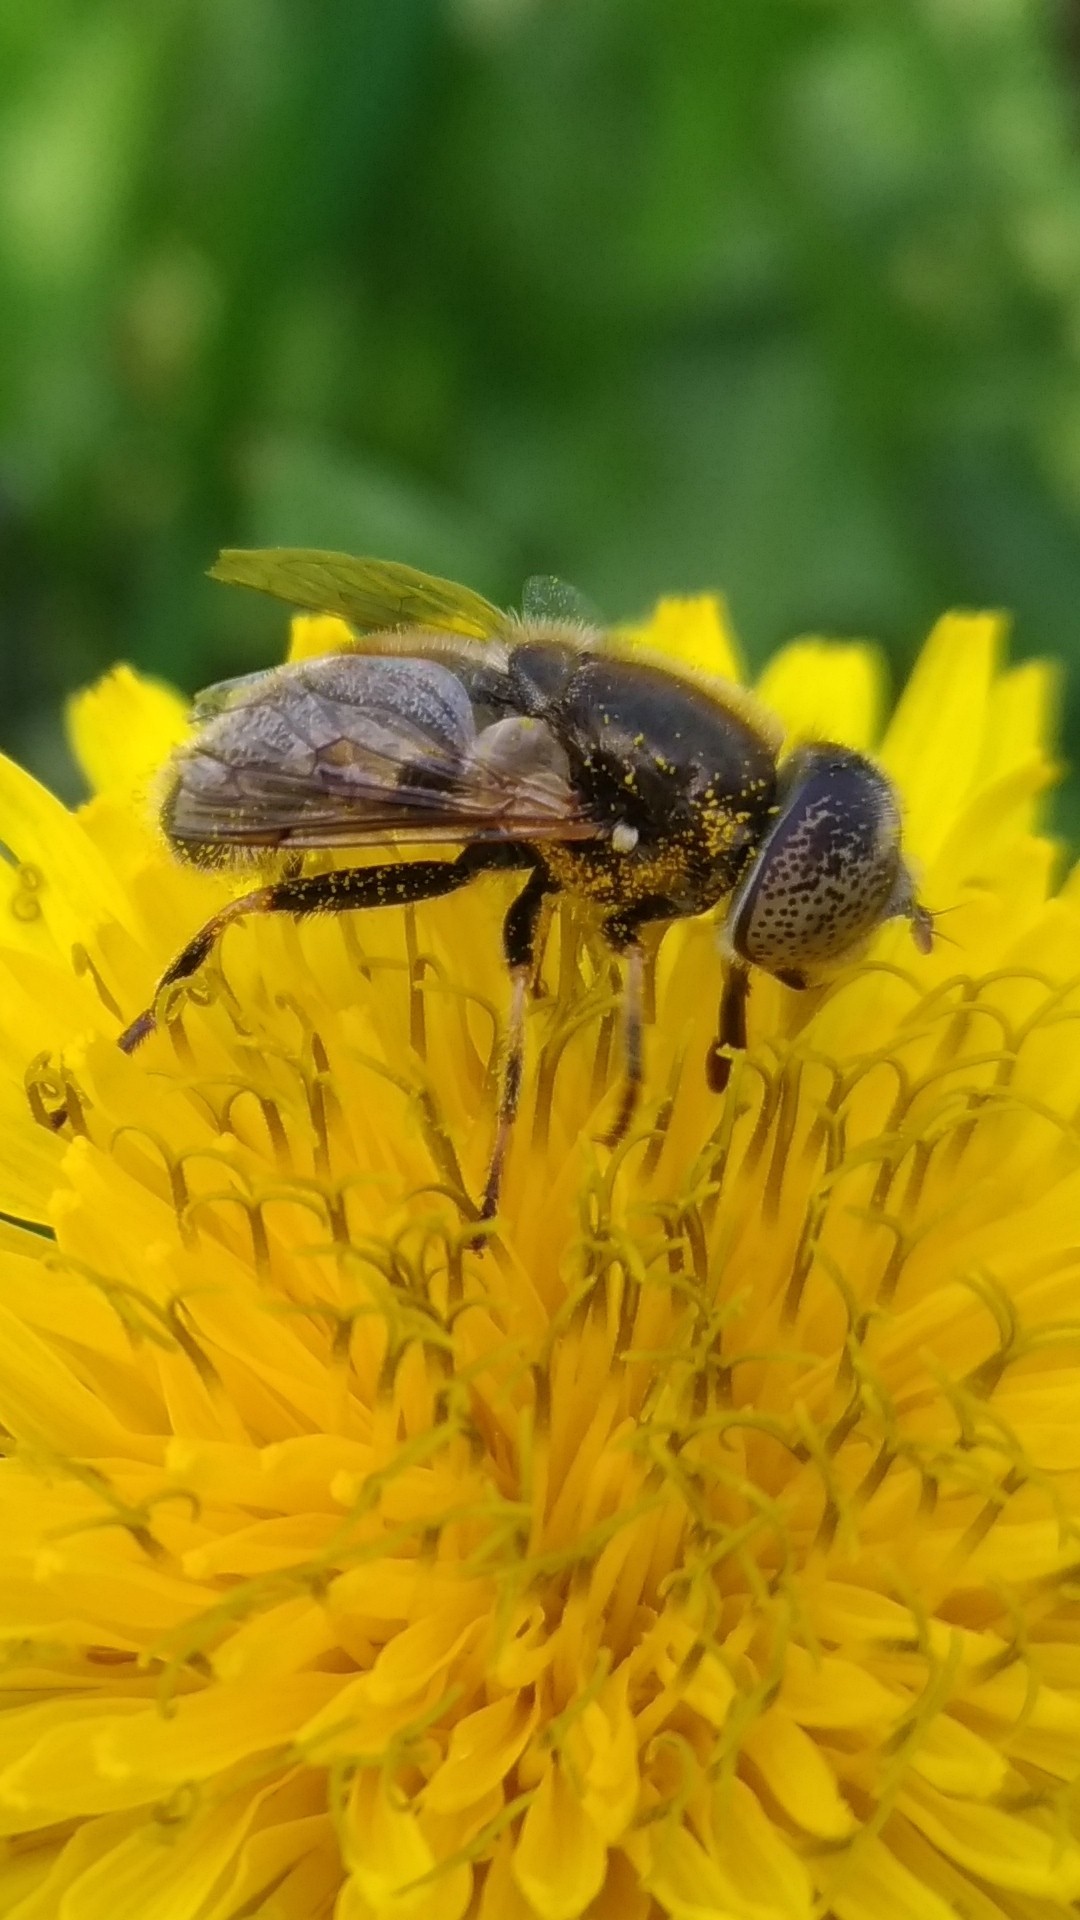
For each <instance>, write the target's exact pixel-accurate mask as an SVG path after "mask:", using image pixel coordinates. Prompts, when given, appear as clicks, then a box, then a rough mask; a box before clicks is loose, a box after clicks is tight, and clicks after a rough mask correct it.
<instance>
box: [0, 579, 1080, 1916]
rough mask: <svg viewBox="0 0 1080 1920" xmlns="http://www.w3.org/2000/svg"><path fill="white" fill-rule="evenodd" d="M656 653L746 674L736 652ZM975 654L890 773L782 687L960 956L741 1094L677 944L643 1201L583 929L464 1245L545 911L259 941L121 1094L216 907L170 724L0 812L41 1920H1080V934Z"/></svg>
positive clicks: (13, 1449) (540, 1002)
mask: <svg viewBox="0 0 1080 1920" xmlns="http://www.w3.org/2000/svg"><path fill="white" fill-rule="evenodd" d="M316 624H317V623H316ZM642 638H643V640H644V641H645V642H646V643H647V644H648V645H650V646H651V647H653V648H658V649H660V650H666V651H668V652H669V653H671V654H673V655H675V656H677V657H678V658H679V659H680V660H681V661H682V662H683V663H684V664H686V663H689V664H697V665H703V666H705V667H706V668H710V669H712V670H714V671H719V672H725V673H729V674H731V673H734V672H735V671H736V668H735V663H734V659H733V657H732V655H731V653H730V648H729V643H728V641H727V638H726V633H725V629H724V627H723V625H722V622H721V619H720V616H719V613H718V610H717V609H716V607H715V606H714V605H713V604H712V603H710V602H685V603H677V602H676V603H667V604H666V605H665V606H664V607H662V608H661V609H660V610H659V611H658V613H657V615H656V618H655V621H654V623H653V624H652V626H651V627H650V628H648V629H646V630H645V631H644V632H643V634H642ZM999 639H1000V635H999V630H998V625H997V623H996V622H995V621H994V620H992V619H990V618H980V617H960V616H954V617H952V618H949V619H946V620H944V621H943V622H942V623H941V624H940V626H939V627H938V628H937V629H936V631H935V632H934V634H933V636H932V637H931V639H930V642H929V644H928V646H927V648H926V650H925V652H924V653H923V656H922V658H921V661H920V662H919V665H918V666H917V668H916V671H915V674H914V676H913V678H912V680H911V682H910V684H909V686H908V688H907V690H906V692H905V693H904V695H903V697H902V699H901V701H900V704H899V707H898V709H897V711H896V713H895V714H894V716H893V718H892V720H891V722H890V723H889V725H888V727H887V729H886V731H885V733H884V736H883V738H881V739H880V741H879V737H878V726H879V722H878V708H879V686H878V673H877V667H876V664H875V660H874V657H873V656H872V654H871V653H870V652H869V651H867V650H866V649H864V648H862V647H845V646H834V645H830V644H828V643H826V642H823V641H821V642H819V641H809V642H802V643H800V644H799V645H797V646H794V647H791V648H789V649H788V650H787V651H786V652H784V653H782V654H781V655H780V656H779V657H778V658H777V659H775V660H774V661H773V662H772V664H771V665H770V667H769V668H768V669H767V670H766V672H765V674H764V676H763V679H762V681H761V683H760V685H759V687H758V689H757V692H758V694H759V696H760V697H761V699H762V700H763V701H764V702H765V704H766V705H767V706H769V707H771V708H772V709H773V710H774V711H775V712H776V713H777V714H778V716H779V717H780V719H781V720H782V722H783V723H784V724H785V726H786V727H787V729H788V731H789V735H790V736H793V737H795V738H798V737H799V736H800V735H802V736H810V737H813V736H814V735H821V734H826V735H828V736H830V737H833V738H837V739H840V740H842V741H845V742H847V743H849V744H850V745H852V746H855V747H860V748H869V749H870V750H871V751H876V752H878V753H879V755H880V758H881V760H882V762H883V764H884V765H885V767H886V768H887V769H888V771H889V772H890V774H891V775H892V777H893V778H894V779H895V781H896V783H897V785H898V788H899V790H900V793H901V795H902V797H903V802H904V807H905V815H906V846H907V850H908V853H909V856H910V858H911V860H912V862H913V864H914V865H915V867H916V870H917V871H918V873H919V876H920V890H921V894H922V897H923V898H924V899H925V900H926V902H927V903H928V905H929V906H930V907H931V908H932V909H934V910H936V911H938V912H940V913H941V914H943V915H945V914H946V913H947V917H946V918H943V919H942V920H941V923H940V927H939V932H940V934H941V936H942V937H941V938H940V939H939V940H938V941H937V943H936V946H935V950H934V952H933V953H932V954H931V955H929V956H927V957H925V958H923V957H920V956H919V955H918V954H916V953H915V952H914V950H913V948H912V945H911V941H910V938H909V933H908V930H907V928H906V927H905V926H903V924H902V923H893V924H890V925H889V926H887V927H886V928H884V929H883V930H882V931H881V933H880V934H879V936H878V937H877V939H876V941H875V943H874V944H873V947H872V950H871V951H870V952H869V954H868V955H867V956H866V957H865V958H864V959H863V960H861V961H860V962H859V964H857V965H852V966H851V967H849V968H848V969H847V970H846V971H844V972H842V973H840V974H839V975H838V976H837V977H836V978H834V979H833V980H832V981H830V983H829V984H828V985H827V986H825V987H819V988H816V989H812V990H811V991H810V992H808V993H806V994H794V993H791V992H789V991H788V990H787V989H785V988H783V987H781V986H780V985H778V984H777V983H776V982H775V981H772V980H770V979H765V978H758V979H756V980H755V983H754V988H753V993H752V998H751V1006H750V1036H749V1037H750V1046H749V1051H748V1053H747V1055H746V1057H745V1058H744V1059H742V1060H740V1061H739V1062H737V1063H736V1068H735V1071H734V1072H733V1074H732V1078H731V1081H730V1084H729V1086H728V1089H727V1092H726V1094H725V1095H724V1096H723V1097H721V1098H718V1097H717V1096H715V1095H712V1094H710V1093H709V1092H708V1091H707V1089H706V1086H705V1083H704V1078H703V1073H702V1061H703V1058H704V1056H705V1053H706V1049H707V1046H708V1043H709V1040H710V1038H711V1036H712V1033H713V1029H714V1022H715V1014H716V1005H717V999H718V994H719V988H720V960H719V956H718V952H717V943H716V931H715V926H714V924H713V923H712V922H711V921H710V920H709V919H707V918H705V919H702V920H699V921H693V922H685V923H682V924H679V925H677V926H674V927H672V928H671V929H670V930H669V931H668V932H667V934H666V935H665V937H664V938H663V940H662V942H660V943H658V945H657V950H656V952H655V954H654V956H653V959H652V974H651V980H650V993H649V1008H648V1011H649V1025H648V1032H647V1047H648V1062H649V1074H648V1083H647V1095H646V1099H645V1102H644V1104H643V1107H642V1109H641V1112H640V1114H639V1118H638V1121H637V1122H636V1123H635V1126H634V1129H633V1131H632V1133H631V1135H630V1136H629V1137H628V1138H627V1139H626V1140H625V1141H624V1142H623V1143H622V1145H621V1146H620V1147H619V1148H618V1149H617V1150H616V1151H615V1152H614V1153H609V1152H608V1151H607V1150H606V1149H605V1148H604V1147H602V1146H601V1145H600V1144H598V1140H599V1136H601V1135H602V1133H603V1131H604V1122H605V1117H606V1116H607V1115H609V1114H610V1110H611V1104H612V1098H613V1088H614V1085H615V1080H616V1078H617V1074H618V1059H617V1053H618V1049H617V1044H616V1042H617V1032H618V1025H617V1023H618V998H617V981H616V979H615V977H614V973H613V968H612V964H611V962H610V959H609V958H608V957H607V956H606V955H605V953H604V951H603V949H602V948H601V947H599V946H598V945H597V944H596V942H595V940H594V938H593V936H592V934H591V932H590V930H589V928H588V926H587V925H586V924H585V923H584V921H583V920H582V919H581V918H580V917H579V916H578V915H577V914H576V913H575V912H573V911H571V910H569V909H568V908H566V907H565V906H563V907H560V908H559V909H558V910H557V911H556V912H555V914H554V915H553V916H552V920H551V924H550V926H549V927H548V929H547V934H546V940H545V946H544V959H543V967H542V978H541V981H540V985H539V991H538V992H537V994H536V995H535V997H534V999H533V1000H532V1002H531V1005H530V1010H529V1015H528V1032H527V1071H526V1082H525V1087H524V1093H523V1100H522V1110H521V1114H520V1118H519V1123H518V1127H517V1131H516V1135H515V1139H514V1142H513V1145H512V1149H511V1153H510V1158H509V1162H508V1167H507V1174H506V1181H505V1187H504V1194H503V1205H502V1210H501V1215H500V1220H499V1223H498V1231H497V1232H496V1233H495V1234H494V1235H493V1236H492V1237H491V1238H490V1239H489V1240H488V1242H487V1244H486V1245H484V1246H479V1247H478V1246H476V1245H474V1244H473V1243H472V1238H471V1236H472V1235H473V1233H474V1231H475V1228H474V1225H473V1223H472V1222H471V1220H470V1219H469V1218H468V1216H467V1213H466V1211H465V1210H464V1208H463V1206H462V1195H463V1194H468V1193H472V1194H475V1193H476V1191H477V1190H478V1187H479V1186H480V1184H481V1182H482V1179H483V1170H484V1164H485V1158H486V1155H487V1151H488V1147H489V1143H490V1138H491V1124H492V1092H493V1085H494V1080H495V1063H496V1062H497V1057H498V1047H499V1040H500V1035H501V1032H502V1031H503V1028H504V1024H505V1020H506V1016H507V1005H508V987H507V979H506V973H505V969H504V967H503V964H502V961H501V958H500V943H499V924H500V918H501V914H502V912H503V911H504V910H505V905H506V901H507V898H508V895H509V889H510V887H511V886H512V885H513V884H514V883H513V882H512V881H510V880H507V881H505V882H504V881H503V880H502V879H500V878H499V877H497V876H496V877H491V878H487V879H481V880H478V881H476V882H475V883H474V884H473V885H472V886H471V887H469V888H468V889H467V890H465V891H463V892H461V893H459V894H456V895H454V896H453V897H451V898H448V899H444V900H441V901H437V902H434V903H431V904H429V905H425V906H423V907H420V908H416V909H409V910H407V911H400V910H392V909H387V910H384V911H380V912H375V913H370V914H366V915H363V916H360V917H354V918H351V919H350V918H347V917H344V916H342V917H338V918H326V919H317V920H312V921H310V922H305V923H303V924H297V923H294V922H290V921H287V920H281V919H273V920H270V919H263V920H260V921H257V922H255V921H246V922H244V923H242V924H238V925H237V926H235V927H233V928H231V929H230V931H229V932H228V934H227V936H226V938H225V940H224V942H223V943H222V946H221V949H220V950H219V952H218V953H217V954H216V955H215V956H213V957H212V958H211V960H210V961H209V963H208V964H207V965H206V967H205V968H203V969H202V970H201V972H200V973H199V974H198V975H197V976H196V977H195V978H194V979H193V980H192V981H191V982H190V983H189V984H188V985H187V986H186V987H184V988H182V989H178V990H177V991H176V992H175V993H174V994H173V995H171V996H170V998H169V1001H168V1005H167V1007H166V1009H165V1017H164V1020H163V1024H162V1027H161V1030H160V1031H159V1032H158V1033H156V1034H155V1035H153V1036H152V1038H151V1039H150V1040H149V1041H148V1042H147V1044H146V1046H145V1048H144V1049H143V1050H142V1051H141V1052H140V1053H139V1054H138V1055H137V1056H136V1057H134V1058H127V1057H125V1056H124V1055H123V1054H122V1053H121V1052H120V1051H119V1050H118V1049H117V1047H116V1044H115V1040H116V1035H117V1033H118V1032H119V1031H120V1029H121V1027H122V1026H123V1024H124V1023H125V1022H126V1021H127V1020H129V1019H130V1018H131V1016H132V1014H133V1013H135V1012H137V1011H138V1009H139V1008H140V1007H142V1006H144V1005H146V1003H147V1001H148V999H149V998H150V996H151V993H152V990H153V982H154V980H155V978H156V977H157V976H158V975H159V974H160V972H161V970H162V967H163V965H164V964H165V963H166V962H167V961H168V960H169V959H170V958H171V957H172V955H173V954H174V953H175V952H176V951H177V949H178V948H179V947H180V946H181V945H182V944H183V942H184V941H185V940H186V939H187V938H188V937H189V936H190V935H191V934H192V933H193V932H194V930H195V929H196V928H197V927H198V926H199V925H200V924H201V923H202V922H203V921H204V920H205V919H206V918H207V916H208V914H210V913H212V912H213V911H215V910H216V909H217V908H218V907H219V906H220V905H221V904H222V903H223V902H224V901H225V900H226V899H228V898H229V897H230V893H234V892H236V891H238V890H239V888H238V885H237V881H236V878H235V876H233V877H232V878H231V879H230V878H229V877H228V876H225V875H208V874H206V873H201V872H198V871H196V870H194V869H184V868H182V867H180V866H178V865H177V864H176V863H175V862H174V861H173V860H172V858H171V857H170V855H169V852H168V849H167V848H166V846H165V845H164V843H163V842H162V840H161V839H160V837H159V835H158V834H157V831H156V829H155V827H154V824H153V820H152V817H151V816H150V812H149V809H148V807H147V804H146V801H145V794H146V792H147V791H148V790H149V789H150V787H151V786H152V779H153V773H154V769H155V768H156V767H157V766H158V765H159V764H160V762H161V761H162V760H163V759H164V758H165V757H166V756H167V753H168V751H169V749H170V747H171V746H172V745H173V744H174V743H175V742H176V741H177V740H178V739H180V738H181V737H182V735H183V731H184V726H185V719H184V714H183V710H182V707H181V705H180V703H179V701H178V700H176V699H175V698H174V696H173V695H171V694H170V693H169V692H168V691H167V690H165V689H162V688H161V687H158V686H155V685H151V684H148V683H146V682H143V681H140V680H138V679H136V677H135V676H134V675H132V674H131V673H129V672H128V671H127V670H125V669H120V670H118V671H117V672H116V673H115V674H113V675H112V676H111V677H110V678H109V679H107V680H106V681H105V682H104V683H103V684H102V685H101V686H99V687H98V688H96V689H95V690H93V691H92V692H91V693H90V694H88V695H85V696H84V697H83V698H82V699H81V700H80V701H79V702H77V703H76V705H75V709H74V713H73V732H74V738H75V742H76V746H77V749H78V751H79V754H80V756H81V758H82V761H83V764H84V766H85V767H86V769H87V772H88V774H89V776H90V778H91V781H92V783H93V786H94V789H95V794H94V798H93V799H91V801H90V802H89V803H88V804H87V805H86V806H85V807H84V808H82V809H81V810H80V811H79V812H77V813H74V814H73V813H69V812H68V811H66V810H65V809H64V808H63V807H62V806H61V805H60V804H59V803H58V802H57V801H55V800H54V799H52V798H51V797H50V796H49V795H48V794H47V793H46V792H44V791H43V790H42V789H41V788H39V787H38V786H36V785H35V784H34V782H33V781H31V780H30V779H29V778H28V777H27V776H26V775H25V774H23V773H21V772H20V771H19V770H18V769H17V768H15V767H13V766H10V765H4V766H0V842H2V843H3V846H4V847H5V848H6V849H7V850H8V854H9V856H10V863H9V864H7V865H5V866H3V867H2V868H0V876H2V878H3V894H2V898H0V913H2V934H0V970H2V990H0V1074H2V1078H0V1209H2V1210H3V1212H4V1213H5V1214H6V1215H7V1216H9V1219H10V1220H11V1221H12V1222H13V1223H14V1222H20V1223H25V1224H6V1225H5V1224H0V1419H2V1421H3V1426H4V1429H5V1430H6V1434H7V1436H8V1440H7V1455H6V1458H5V1460H4V1462H3V1466H2V1468H0V1542H2V1544H0V1642H2V1645H3V1650H4V1664H5V1672H6V1685H5V1695H4V1702H3V1712H2V1713H0V1833H2V1834H3V1835H4V1836H6V1839H4V1840H3V1842H2V1846H3V1853H2V1856H0V1912H2V1913H3V1914H4V1915H6V1916H8V1920H53V1916H63V1920H117V1916H119V1917H120V1920H241V1916H256V1915H259V1916H263V1917H264V1920H320V1916H328V1915H331V1914H333V1915H335V1916H336V1920H577V1917H578V1916H586V1915H588V1916H592V1917H593V1920H661V1917H662V1916H670V1920H811V1917H812V1916H815V1917H817V1920H821V1917H822V1916H826V1915H827V1916H831V1917H835V1920H947V1916H951V1915H955V1914H962V1915H965V1916H967V1920H995V1917H996V1916H1009V1917H1010V1920H1063V1917H1064V1916H1065V1915H1067V1914H1070V1913H1071V1912H1073V1911H1074V1910H1075V1902H1076V1901H1077V1900H1078V1899H1080V1799H1078V1793H1077V1788H1078V1784H1080V1607H1078V1588H1080V1308H1078V1299H1080V1233H1078V1221H1080V883H1078V882H1077V881H1076V880H1070V881H1067V882H1066V884H1065V885H1064V887H1062V888H1061V889H1060V890H1058V891H1055V887H1054V867H1055V858H1054V852H1053V849H1052V848H1051V846H1050V844H1049V843H1048V842H1047V840H1046V839H1044V838H1042V837H1040V835H1039V832H1038V824H1037V817H1036V816H1037V802H1038V795H1039V792H1040V790H1041V789H1042V788H1043V787H1044V785H1045V784H1046V782H1047V780H1048V778H1049V776H1050V768H1049V766H1048V762H1047V759H1046V748H1045V732H1046V723H1047V708H1048V704H1049V694H1050V683H1049V680H1048V675H1047V673H1046V671H1045V669H1043V668H1041V667H1038V666H1027V667H1023V668H1020V669H1018V670H1014V671H1012V672H1008V671H1004V670H1003V669H1002V668H1001V665H1000V663H999V659H998V645H999ZM330 644H333V638H332V636H329V635H327V634H326V633H323V634H322V635H321V636H320V635H318V634H315V633H313V631H312V627H311V625H310V624H304V625H303V627H302V628H301V629H300V631H299V637H298V646H299V647H300V649H301V650H304V649H308V650H310V648H311V647H312V646H320V645H322V646H325V645H330ZM241 884H242V883H241ZM946 935H947V938H946V937H945V936H946ZM65 1112H66V1116H67V1118H66V1120H64V1121H62V1123H61V1124H59V1125H58V1124H57V1117H58V1115H61V1114H62V1113H65ZM42 1229H45V1231H42Z"/></svg>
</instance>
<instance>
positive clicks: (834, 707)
mask: <svg viewBox="0 0 1080 1920" xmlns="http://www.w3.org/2000/svg"><path fill="white" fill-rule="evenodd" d="M756 692H757V696H758V698H759V700H761V701H763V703H764V704H765V706H767V707H771V708H772V710H773V712H774V713H776V714H778V715H779V717H780V719H781V720H782V721H783V723H784V730H785V733H786V735H787V738H788V741H789V744H791V743H794V742H795V741H798V740H840V741H842V742H843V744H844V745H845V746H848V747H858V748H860V749H861V750H862V751H864V752H865V751H868V750H869V749H870V748H871V747H872V746H873V744H874V741H875V740H876V739H877V735H878V728H879V726H880V724H881V709H882V703H883V700H884V694H885V672H884V667H883V664H882V661H881V657H880V655H879V653H878V652H877V649H876V648H874V647H868V646H841V645H839V644H838V643H837V642H835V641H829V640H813V639H810V640H796V641H794V642H793V643H792V645H791V646H789V647H782V648H781V650H780V652H779V653H777V654H774V655H773V657H772V659H771V660H770V661H769V664H768V666H767V667H766V668H765V671H764V673H763V674H762V676H761V678H760V680H759V681H758V683H757V688H756Z"/></svg>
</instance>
